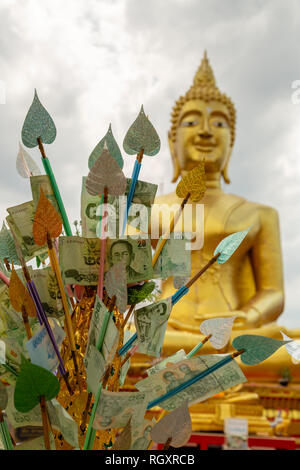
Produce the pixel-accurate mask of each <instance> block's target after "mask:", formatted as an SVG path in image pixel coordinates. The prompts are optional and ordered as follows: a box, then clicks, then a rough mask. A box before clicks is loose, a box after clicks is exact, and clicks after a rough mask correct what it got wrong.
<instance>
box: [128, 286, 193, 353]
mask: <svg viewBox="0 0 300 470" xmlns="http://www.w3.org/2000/svg"><path fill="white" fill-rule="evenodd" d="M188 291H189V289H188V288H187V287H185V286H182V287H180V289H178V290H177V291H176V292H175V294H174V295H173V296H172V297H171V302H172V305H175V304H176V303H177V302H178V300H180V299H181V297H183V296H184V295H185V294H186V293H187V292H188ZM136 339H137V333H134V335H133V336H131V338H130V339H129V340H128V341H127V343H125V344H123V346H122V347H121V348H120V349H119V354H120V356H122V355H123V354H125V353H126V352H127V351H128V350H129V349H130V348H131V346H132V343H133V342H134V341H135V340H136Z"/></svg>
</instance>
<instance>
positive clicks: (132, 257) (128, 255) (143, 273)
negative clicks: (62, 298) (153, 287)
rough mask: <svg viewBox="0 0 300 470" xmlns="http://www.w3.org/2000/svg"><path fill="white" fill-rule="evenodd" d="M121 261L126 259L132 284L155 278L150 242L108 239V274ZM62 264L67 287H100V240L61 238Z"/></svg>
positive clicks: (60, 253) (127, 274) (129, 280)
mask: <svg viewBox="0 0 300 470" xmlns="http://www.w3.org/2000/svg"><path fill="white" fill-rule="evenodd" d="M121 260H124V261H125V264H126V276H127V283H128V284H133V283H136V282H140V281H144V280H148V279H151V278H152V274H153V270H152V256H151V245H150V240H143V239H137V240H133V239H131V238H128V239H126V240H125V239H124V240H110V239H107V240H106V262H105V272H107V271H108V270H109V269H110V268H111V267H112V266H113V265H114V264H116V263H117V262H119V261H121ZM59 263H60V268H61V272H62V275H63V278H64V280H65V283H66V284H80V285H97V284H98V276H99V263H100V239H99V238H83V237H60V238H59Z"/></svg>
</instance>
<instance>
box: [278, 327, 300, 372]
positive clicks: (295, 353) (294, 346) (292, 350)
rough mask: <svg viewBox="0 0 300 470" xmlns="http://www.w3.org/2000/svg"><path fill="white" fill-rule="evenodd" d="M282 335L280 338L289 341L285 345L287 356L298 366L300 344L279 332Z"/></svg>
mask: <svg viewBox="0 0 300 470" xmlns="http://www.w3.org/2000/svg"><path fill="white" fill-rule="evenodd" d="M280 333H281V334H282V338H283V340H284V341H290V342H289V343H287V344H286V345H285V349H286V350H287V352H288V354H289V355H290V356H291V357H292V360H293V363H294V364H299V362H300V344H299V343H298V341H295V340H293V339H292V338H290V337H289V336H288V335H286V334H285V333H283V332H282V331H281V332H280Z"/></svg>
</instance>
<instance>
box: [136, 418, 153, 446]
mask: <svg viewBox="0 0 300 470" xmlns="http://www.w3.org/2000/svg"><path fill="white" fill-rule="evenodd" d="M155 423H156V422H155V419H154V418H153V419H152V421H150V420H149V419H144V421H143V422H142V423H141V424H139V425H138V426H136V427H135V428H134V429H133V430H132V438H131V447H130V450H147V449H148V446H149V444H150V442H151V436H150V433H151V430H152V428H153V427H154V426H155Z"/></svg>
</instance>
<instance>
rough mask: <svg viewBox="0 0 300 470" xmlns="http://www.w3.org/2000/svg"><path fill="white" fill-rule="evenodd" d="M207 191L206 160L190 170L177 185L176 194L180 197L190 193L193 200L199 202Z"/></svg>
mask: <svg viewBox="0 0 300 470" xmlns="http://www.w3.org/2000/svg"><path fill="white" fill-rule="evenodd" d="M205 191H206V183H205V170H204V161H200V162H199V165H197V166H195V168H193V169H192V170H191V171H189V172H188V173H187V174H186V175H185V176H184V177H183V178H182V180H181V181H179V183H178V185H177V187H176V194H177V196H178V197H180V198H185V197H186V195H187V194H188V193H189V194H190V199H191V200H192V201H193V202H198V201H200V199H202V198H203V196H204V194H205Z"/></svg>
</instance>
